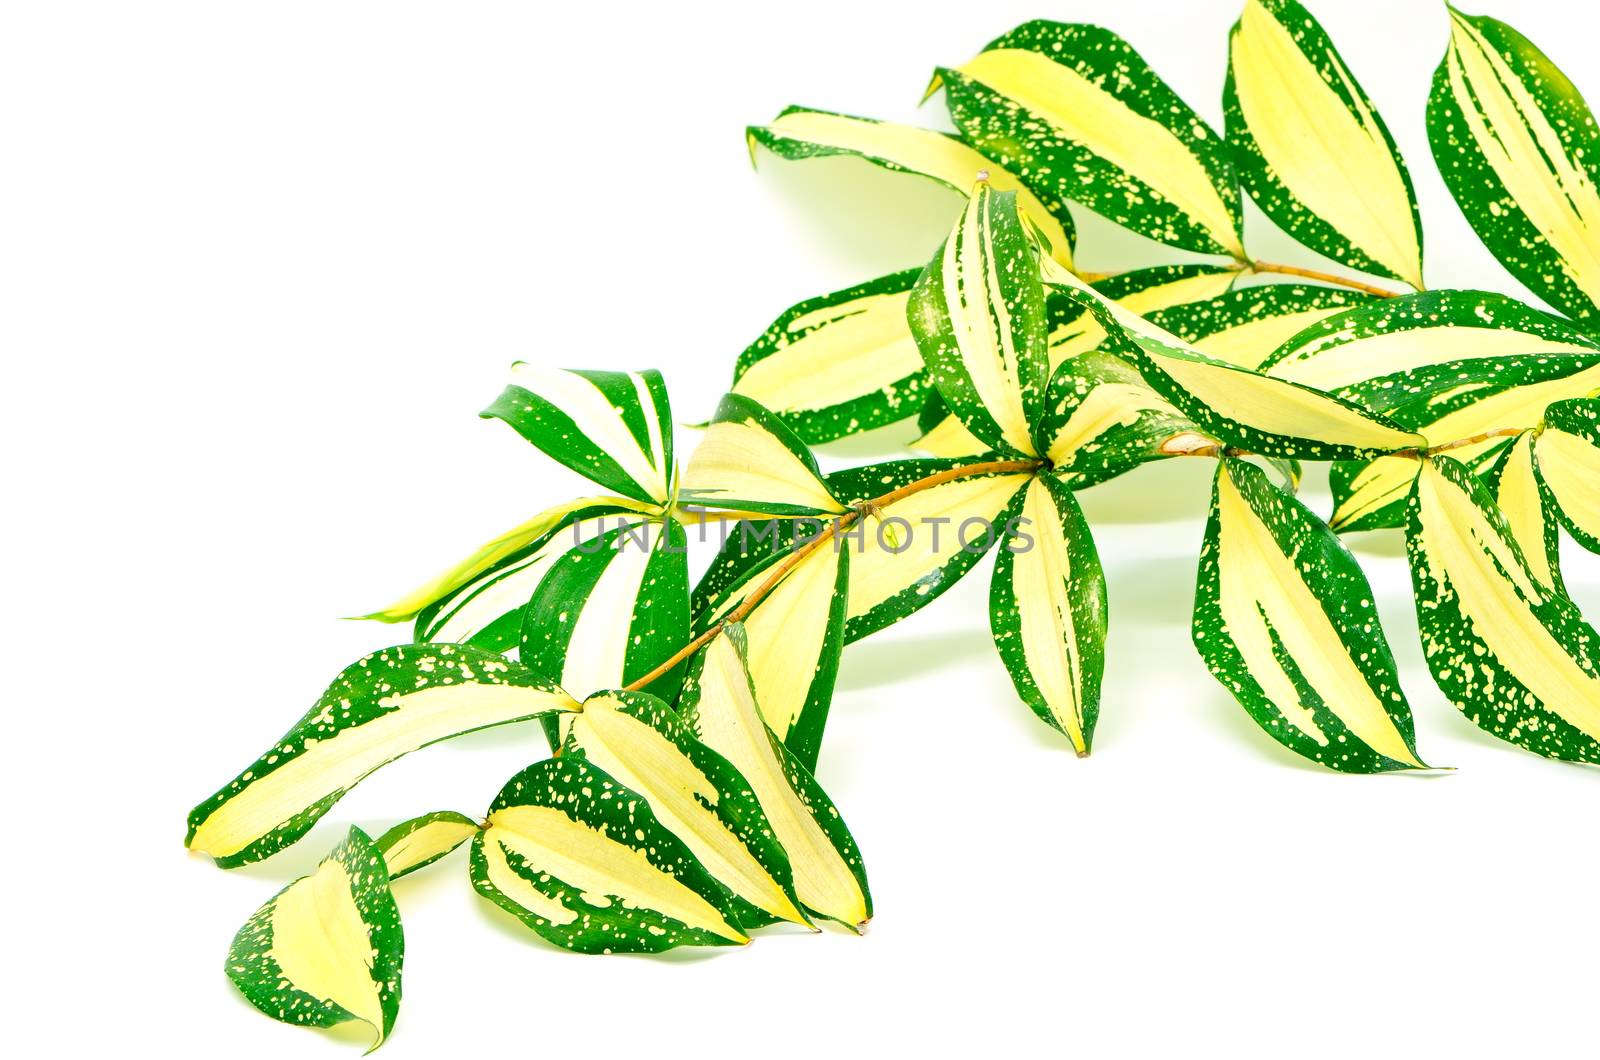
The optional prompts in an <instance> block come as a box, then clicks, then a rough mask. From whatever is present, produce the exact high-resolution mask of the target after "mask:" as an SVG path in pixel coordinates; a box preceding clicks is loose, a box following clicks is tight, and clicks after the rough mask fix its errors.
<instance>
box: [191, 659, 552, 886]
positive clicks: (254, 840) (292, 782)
mask: <svg viewBox="0 0 1600 1060" xmlns="http://www.w3.org/2000/svg"><path fill="white" fill-rule="evenodd" d="M577 707H578V705H577V703H575V702H574V701H573V700H572V698H571V697H570V696H568V695H567V694H566V693H565V692H563V691H561V689H559V688H557V687H556V686H555V685H554V684H552V683H551V682H549V681H547V680H545V679H544V678H542V677H540V676H539V675H538V674H536V673H534V672H533V671H532V670H530V669H528V668H527V667H525V666H521V665H519V664H517V663H513V662H509V661H507V660H506V659H505V658H503V657H501V656H499V655H497V654H495V653H493V652H488V651H483V650H481V649H478V648H472V647H468V646H466V645H464V644H406V645H401V646H399V647H395V648H385V649H384V650H382V651H378V652H374V653H372V654H371V655H368V656H367V657H366V658H364V659H361V660H359V661H358V662H356V663H353V664H352V665H350V666H349V667H346V668H345V671H344V672H343V673H341V674H340V675H339V676H338V677H337V678H335V679H334V682H333V684H332V685H330V686H329V687H328V690H327V691H326V692H324V693H323V694H322V697H321V698H320V699H318V700H317V704H316V706H314V707H312V708H311V710H310V711H309V712H308V713H307V714H306V716H305V717H303V718H301V719H300V721H299V722H297V723H296V724H295V726H294V728H292V729H290V730H289V731H288V733H286V734H285V735H284V736H283V738H282V739H280V740H278V741H277V742H276V743H275V744H273V745H272V746H271V747H270V748H268V749H267V751H266V753H265V754H263V755H262V756H261V757H260V758H258V759H257V760H256V761H255V762H254V763H253V764H252V765H251V766H250V767H249V768H247V769H246V770H245V771H244V772H243V773H241V774H239V776H237V777H236V778H234V779H233V780H232V781H230V782H229V783H228V784H227V785H225V786H224V787H223V788H222V789H221V790H220V791H218V792H217V793H216V794H215V795H213V796H211V797H210V798H209V799H207V800H206V801H204V802H202V803H201V804H200V805H199V806H196V807H195V808H194V810H193V811H192V812H191V813H190V814H189V833H188V836H187V837H186V838H185V840H184V843H185V845H186V846H188V847H189V848H190V849H192V850H198V851H200V852H201V853H204V854H209V855H211V856H212V857H213V858H215V859H216V861H217V864H218V865H221V866H222V867H223V868H233V867H234V866H236V865H243V864H246V863H248V862H251V861H259V860H260V859H262V858H264V857H267V856H268V855H270V854H273V853H276V852H277V851H279V850H281V849H283V848H284V847H286V846H288V845H289V844H290V843H293V842H294V841H295V840H297V839H299V838H300V837H301V836H303V835H305V834H306V832H307V831H309V830H310V828H311V826H312V825H313V824H315V823H316V822H317V820H318V819H319V818H320V817H321V816H322V815H323V814H325V813H327V812H328V810H329V808H331V807H332V806H333V804H334V803H335V802H337V801H338V800H339V799H340V798H341V797H342V796H343V795H344V793H345V792H347V791H349V790H350V789H351V788H352V787H354V786H355V785H356V784H357V783H358V782H360V781H361V779H362V778H363V777H365V776H367V775H368V774H369V773H371V772H373V771H374V770H376V769H377V768H379V767H380V766H383V765H385V764H387V763H389V762H392V761H393V760H395V759H396V758H399V757H400V756H401V755H404V754H408V753H410V752H412V751H415V750H417V749H418V748H420V747H426V746H428V745H429V744H431V743H437V742H438V741H440V740H446V739H449V738H450V737H452V736H460V735H462V734H464V733H468V732H474V731H476V730H478V729H484V728H488V727H489V726H492V725H504V724H507V723H509V722H514V721H526V720H528V719H530V718H537V717H541V716H543V715H545V714H549V713H554V712H560V711H569V710H576V709H577Z"/></svg>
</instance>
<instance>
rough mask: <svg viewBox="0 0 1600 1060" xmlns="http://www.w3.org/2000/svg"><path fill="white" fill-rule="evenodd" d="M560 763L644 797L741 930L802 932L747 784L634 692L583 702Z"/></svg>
mask: <svg viewBox="0 0 1600 1060" xmlns="http://www.w3.org/2000/svg"><path fill="white" fill-rule="evenodd" d="M563 754H569V755H577V756H580V757H582V758H583V759H584V760H585V761H587V762H588V763H590V764H591V765H594V766H597V767H599V768H600V769H601V770H603V771H604V772H605V773H607V774H608V775H610V777H611V778H612V779H613V780H615V781H617V782H618V783H619V784H622V785H623V786H625V787H627V788H630V789H632V790H633V791H635V792H637V793H638V794H639V795H641V796H643V797H644V800H645V802H646V803H647V804H649V806H650V811H651V812H652V813H653V814H655V817H656V820H657V821H659V822H661V824H663V825H664V826H666V828H667V830H668V831H670V832H671V833H672V834H673V835H675V836H677V837H678V838H679V839H681V840H682V841H683V843H684V845H685V846H687V847H688V848H689V850H690V852H691V853H693V854H694V856H695V857H696V858H698V859H699V861H700V864H702V865H704V866H705V868H706V871H708V872H710V873H711V875H712V876H715V877H716V878H717V880H718V882H720V883H721V884H722V885H723V886H724V887H726V888H727V889H728V890H729V892H730V893H732V895H733V898H734V915H735V916H737V917H738V920H739V923H740V924H742V925H744V926H745V927H747V928H751V927H759V926H761V925H763V924H770V923H773V922H775V921H779V920H787V921H791V922H793V923H796V924H809V923H810V921H809V920H808V919H807V918H806V915H805V914H804V913H802V912H801V911H800V909H799V908H798V907H797V906H796V904H795V901H796V899H795V892H794V879H793V873H792V872H791V870H790V868H789V858H788V856H787V855H786V854H785V853H784V848H783V844H782V843H781V842H779V840H778V839H777V838H775V836H774V833H773V826H772V825H771V824H770V823H769V822H768V821H767V817H766V814H765V813H763V812H762V807H761V803H760V802H759V801H757V799H756V796H755V794H754V792H753V790H752V786H751V782H750V781H748V780H746V779H745V778H744V777H743V776H742V775H740V772H739V770H738V769H737V768H735V767H734V766H731V765H730V764H729V763H728V760H727V759H725V758H723V757H722V756H721V755H719V754H718V753H717V752H716V751H714V750H712V749H711V748H709V747H707V746H706V745H704V744H702V743H701V742H700V741H699V740H696V739H695V738H694V735H693V733H692V732H691V731H690V730H689V728H688V727H687V726H686V725H685V724H684V723H683V722H682V721H681V720H679V718H678V716H677V715H676V714H674V713H673V712H672V709H671V708H670V707H668V706H667V705H666V704H665V703H663V702H662V701H661V700H659V699H657V698H656V697H655V696H651V695H647V694H645V693H642V692H603V693H601V694H599V695H595V696H590V697H589V698H588V699H586V700H584V702H583V710H582V711H581V712H580V713H578V714H576V715H574V716H573V718H572V726H571V731H570V732H569V734H568V735H567V742H566V744H565V746H564V748H563Z"/></svg>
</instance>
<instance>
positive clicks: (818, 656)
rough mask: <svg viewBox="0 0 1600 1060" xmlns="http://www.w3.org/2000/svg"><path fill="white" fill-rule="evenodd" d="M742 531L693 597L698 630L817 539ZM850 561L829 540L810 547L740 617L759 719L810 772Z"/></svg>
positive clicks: (849, 547) (791, 531) (841, 633)
mask: <svg viewBox="0 0 1600 1060" xmlns="http://www.w3.org/2000/svg"><path fill="white" fill-rule="evenodd" d="M750 525H751V524H748V523H746V524H740V526H741V529H740V530H739V531H738V532H737V533H736V536H735V537H733V538H731V539H730V541H729V547H728V548H725V549H724V550H723V554H722V556H721V557H719V559H718V561H717V562H716V564H714V566H713V571H714V572H715V573H713V574H708V576H707V578H706V580H705V581H704V582H702V584H701V586H700V587H698V588H697V589H696V598H697V604H699V605H700V606H699V607H697V614H698V615H699V621H700V623H701V624H702V625H709V624H710V623H711V622H712V621H714V620H717V619H720V618H722V617H723V616H724V615H726V614H727V613H728V612H730V611H732V610H733V609H734V608H736V607H738V606H739V605H740V604H742V603H743V602H744V600H745V599H746V598H747V597H748V596H750V595H751V594H752V593H753V592H755V591H756V590H757V589H760V588H762V587H763V586H765V585H766V584H767V582H768V581H769V580H771V579H772V578H774V577H777V576H778V574H779V571H778V569H777V565H778V564H779V563H781V562H784V561H786V560H787V559H788V558H789V557H790V556H791V555H792V550H793V549H795V548H798V547H805V543H806V541H807V540H809V538H811V537H814V536H815V535H816V533H818V532H820V531H821V528H820V527H817V528H811V529H805V528H800V527H794V526H790V527H783V528H771V529H781V530H782V531H783V532H782V533H781V534H775V535H765V534H762V532H761V529H757V530H755V531H754V532H752V533H750V534H748V535H747V534H746V533H745V532H744V531H743V529H742V528H744V527H749V526H750ZM853 553H854V554H853ZM858 555H859V553H858V552H857V547H856V546H855V545H853V544H852V543H851V542H850V541H848V540H841V539H839V538H837V537H836V538H834V539H833V540H831V541H827V542H824V543H822V544H820V545H817V546H816V547H815V548H814V549H813V550H812V551H811V552H810V554H809V555H807V556H805V557H804V558H803V559H801V560H800V561H799V562H798V563H796V564H795V566H794V567H793V568H791V569H790V570H789V571H788V572H787V573H785V574H783V575H782V580H780V581H779V582H778V583H777V586H776V587H775V588H774V589H772V591H771V592H769V593H767V595H766V596H765V597H763V598H762V600H761V601H760V602H759V603H758V604H756V606H755V609H754V610H753V611H751V612H750V613H749V614H748V615H746V616H744V627H745V635H746V637H747V643H748V656H747V657H748V661H749V666H750V679H751V681H752V682H753V683H754V685H755V689H756V698H757V699H758V701H759V702H760V703H761V709H762V717H764V718H765V719H766V723H767V725H768V726H769V727H771V729H772V731H773V732H774V733H776V734H777V736H778V739H780V740H782V741H783V743H784V745H785V746H786V747H788V748H789V750H790V751H792V752H793V753H794V756H795V757H796V758H798V759H799V760H800V761H801V762H802V763H804V764H805V766H806V768H807V769H815V768H816V765H817V755H818V753H819V752H820V751H821V749H822V730H823V726H824V725H825V724H826V723H827V720H828V707H829V705H830V704H831V703H832V701H833V684H834V680H835V678H836V677H837V676H838V672H839V653H840V651H841V650H842V649H843V647H844V642H845V607H846V604H847V602H848V600H849V598H850V597H849V593H850V589H849V586H850V585H851V584H852V582H853V581H854V577H853V575H852V573H851V572H852V568H853V567H854V565H855V561H856V559H857V557H858ZM719 568H720V569H719Z"/></svg>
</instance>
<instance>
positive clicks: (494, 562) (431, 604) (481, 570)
mask: <svg viewBox="0 0 1600 1060" xmlns="http://www.w3.org/2000/svg"><path fill="white" fill-rule="evenodd" d="M653 508H654V506H653V505H647V504H641V503H640V502H638V501H633V500H629V499H628V498H626V497H579V498H578V499H577V500H574V501H568V502H567V503H565V504H558V505H556V506H555V507H554V508H548V509H546V510H545V511H542V512H540V513H539V514H538V515H535V516H534V517H533V518H532V519H529V520H528V521H527V522H525V523H522V524H520V525H518V526H515V527H512V528H511V529H510V530H507V531H506V532H505V533H503V534H501V535H500V536H499V537H497V538H495V539H494V540H493V541H488V542H485V543H484V544H483V545H480V546H479V547H478V548H477V549H476V550H474V551H473V552H472V554H471V555H469V556H467V557H466V558H465V559H463V560H462V561H461V562H459V563H457V564H456V565H455V566H453V567H451V568H450V569H448V570H446V571H443V572H441V573H439V574H438V575H435V576H434V577H432V578H430V579H428V580H427V581H426V582H423V583H422V584H421V585H419V586H417V588H415V589H413V590H412V591H411V592H409V593H407V594H406V595H404V596H402V597H401V598H400V599H398V600H396V601H395V602H394V603H392V604H390V605H389V606H388V607H384V608H381V609H379V610H377V611H374V612H372V613H371V614H369V615H360V616H358V617H360V618H368V619H373V620H375V621H378V622H404V621H406V620H407V619H409V618H415V617H417V615H418V614H419V613H420V612H423V611H430V610H431V611H435V612H437V610H438V609H439V606H440V605H442V604H444V602H445V601H447V600H452V601H456V602H459V600H460V598H461V596H462V595H463V590H469V589H471V588H473V587H474V586H481V585H482V583H483V582H484V581H485V580H487V578H488V576H489V575H491V574H493V573H495V572H497V571H502V570H504V569H505V568H506V567H507V566H508V565H510V564H512V563H515V562H516V561H517V560H519V559H522V558H525V557H527V556H530V555H532V554H534V553H536V552H538V551H539V550H540V549H541V548H542V547H543V546H544V545H546V544H548V543H549V542H550V541H551V540H552V539H553V538H554V537H555V536H556V534H558V533H559V532H560V531H562V530H564V529H566V528H567V527H569V526H572V525H573V524H575V523H578V522H581V521H583V520H586V519H593V518H597V517H599V516H604V515H614V514H620V513H622V512H640V511H650V510H653ZM418 639H419V640H430V639H432V638H430V637H419V638H418ZM442 639H451V640H453V639H458V638H453V637H452V638H442ZM459 639H462V640H465V639H466V638H464V637H463V638H459Z"/></svg>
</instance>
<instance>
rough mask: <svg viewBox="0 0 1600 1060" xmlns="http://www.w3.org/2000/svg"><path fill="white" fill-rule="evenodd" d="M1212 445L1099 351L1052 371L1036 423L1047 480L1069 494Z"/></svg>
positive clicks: (1131, 372) (1130, 368) (1132, 372)
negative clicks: (1048, 467) (1047, 467)
mask: <svg viewBox="0 0 1600 1060" xmlns="http://www.w3.org/2000/svg"><path fill="white" fill-rule="evenodd" d="M1212 443H1213V440H1212V439H1210V438H1208V437H1205V436H1203V435H1201V434H1200V433H1199V432H1198V428H1196V427H1195V425H1194V423H1193V422H1192V421H1191V420H1190V419H1189V418H1188V417H1187V416H1185V415H1184V414H1183V413H1181V412H1179V411H1178V410H1177V409H1176V408H1175V407H1174V406H1173V405H1172V403H1171V402H1169V401H1168V400H1167V399H1166V398H1164V397H1162V396H1161V395H1160V394H1158V393H1156V392H1155V391H1154V390H1152V389H1150V387H1149V386H1148V385H1146V383H1145V381H1144V378H1143V377H1142V376H1141V375H1140V374H1139V373H1138V371H1137V370H1135V369H1134V368H1133V366H1132V365H1130V364H1128V362H1126V361H1124V360H1122V359H1121V358H1119V357H1115V356H1113V355H1111V354H1109V353H1102V352H1100V351H1098V350H1097V351H1094V352H1091V353H1084V354H1079V355H1078V356H1076V357H1074V358H1072V359H1071V360H1069V361H1066V362H1064V363H1063V364H1062V365H1061V367H1060V368H1057V369H1056V374H1055V376H1054V377H1053V378H1052V379H1051V380H1050V389H1049V391H1048V392H1047V401H1046V402H1045V413H1044V418H1043V419H1042V420H1041V421H1040V423H1039V444H1040V448H1041V449H1042V450H1043V451H1044V454H1045V457H1046V458H1047V459H1049V461H1050V464H1051V469H1052V471H1051V473H1052V474H1053V475H1054V476H1055V477H1056V478H1059V479H1060V480H1061V481H1062V482H1064V483H1067V484H1070V485H1071V486H1072V488H1073V489H1084V488H1086V487H1088V486H1092V485H1094V484H1096V483H1098V482H1104V481H1105V480H1106V479H1109V478H1113V477H1115V476H1116V475H1120V474H1121V473H1122V472H1124V471H1128V470H1130V469H1132V468H1135V467H1138V466H1139V465H1140V464H1142V463H1145V462H1146V461H1150V460H1156V459H1159V458H1161V457H1164V456H1172V455H1174V454H1176V453H1180V452H1183V451H1184V450H1185V449H1188V448H1195V447H1198V446H1202V445H1209V444H1212Z"/></svg>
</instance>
